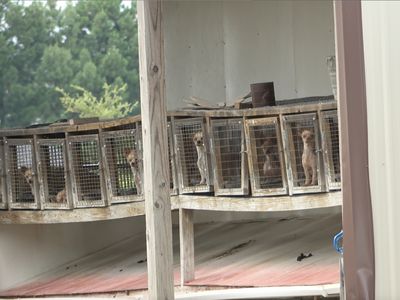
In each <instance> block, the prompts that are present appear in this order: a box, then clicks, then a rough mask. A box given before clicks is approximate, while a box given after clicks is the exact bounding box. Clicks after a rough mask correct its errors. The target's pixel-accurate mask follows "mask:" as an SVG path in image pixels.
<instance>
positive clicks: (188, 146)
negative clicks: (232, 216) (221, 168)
mask: <svg viewBox="0 0 400 300" xmlns="http://www.w3.org/2000/svg"><path fill="white" fill-rule="evenodd" d="M206 122H207V121H206V119H204V118H185V119H175V120H174V121H173V123H172V124H173V130H174V142H175V144H174V146H175V152H176V155H177V173H178V181H179V193H180V194H194V193H209V192H212V191H213V186H212V182H213V179H212V178H213V176H212V172H211V171H210V162H211V159H210V142H209V141H210V139H209V134H208V130H207V127H208V126H207V125H206ZM200 131H201V132H202V134H203V142H204V147H205V149H206V150H205V151H206V155H205V159H206V162H205V165H206V166H207V170H206V172H207V176H208V183H206V184H201V185H200V184H199V183H200V178H201V176H200V171H199V168H198V165H197V160H198V155H197V150H196V146H195V144H194V141H193V137H194V135H195V133H197V132H200Z"/></svg>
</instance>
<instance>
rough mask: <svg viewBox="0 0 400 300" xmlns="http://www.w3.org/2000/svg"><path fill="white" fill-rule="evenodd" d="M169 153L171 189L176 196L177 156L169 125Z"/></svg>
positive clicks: (169, 125)
mask: <svg viewBox="0 0 400 300" xmlns="http://www.w3.org/2000/svg"><path fill="white" fill-rule="evenodd" d="M168 153H169V188H170V190H171V194H175V193H176V191H175V155H174V149H173V135H172V126H171V124H170V123H168Z"/></svg>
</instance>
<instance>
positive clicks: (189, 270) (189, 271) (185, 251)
mask: <svg viewBox="0 0 400 300" xmlns="http://www.w3.org/2000/svg"><path fill="white" fill-rule="evenodd" d="M179 241H180V243H179V246H180V261H181V286H184V285H185V283H186V282H188V281H191V280H193V279H194V269H195V268H194V231H193V210H190V209H179Z"/></svg>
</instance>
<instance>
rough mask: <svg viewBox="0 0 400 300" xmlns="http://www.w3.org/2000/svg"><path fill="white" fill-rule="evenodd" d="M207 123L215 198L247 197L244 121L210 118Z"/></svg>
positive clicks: (247, 174) (247, 179)
mask: <svg viewBox="0 0 400 300" xmlns="http://www.w3.org/2000/svg"><path fill="white" fill-rule="evenodd" d="M209 123H210V125H209V126H210V127H209V128H210V129H209V130H210V145H211V161H212V170H213V172H214V173H213V178H214V192H215V195H216V196H222V195H236V196H242V195H248V194H249V172H248V165H247V152H246V139H245V132H244V124H243V123H244V119H243V118H232V119H231V118H229V119H211V120H210V122H209ZM236 162H238V163H236ZM233 173H235V174H233Z"/></svg>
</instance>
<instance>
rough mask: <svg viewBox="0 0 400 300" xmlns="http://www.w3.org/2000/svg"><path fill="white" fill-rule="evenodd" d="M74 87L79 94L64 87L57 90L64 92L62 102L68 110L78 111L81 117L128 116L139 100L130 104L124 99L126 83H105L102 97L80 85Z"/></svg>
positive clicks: (108, 117) (105, 117)
mask: <svg viewBox="0 0 400 300" xmlns="http://www.w3.org/2000/svg"><path fill="white" fill-rule="evenodd" d="M72 88H73V89H75V90H76V91H77V92H78V93H79V94H78V95H76V96H71V95H69V94H68V93H67V92H65V91H64V90H63V89H60V88H56V90H57V91H58V92H60V93H61V94H62V97H61V102H62V104H63V105H64V107H65V108H66V110H67V111H68V112H71V113H77V114H78V115H79V117H81V118H87V117H99V118H101V119H112V118H121V117H125V116H127V115H128V114H129V113H130V112H131V111H132V110H133V108H134V107H135V106H137V105H138V102H135V103H134V104H128V103H126V102H125V101H124V100H123V95H124V93H125V91H126V84H124V85H122V86H118V85H114V86H111V85H108V84H107V83H105V84H104V86H103V91H104V94H103V95H102V96H101V97H100V98H97V97H96V96H94V95H93V94H92V93H91V92H90V91H87V90H85V89H84V88H82V87H80V86H72Z"/></svg>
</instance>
